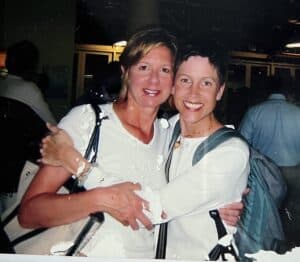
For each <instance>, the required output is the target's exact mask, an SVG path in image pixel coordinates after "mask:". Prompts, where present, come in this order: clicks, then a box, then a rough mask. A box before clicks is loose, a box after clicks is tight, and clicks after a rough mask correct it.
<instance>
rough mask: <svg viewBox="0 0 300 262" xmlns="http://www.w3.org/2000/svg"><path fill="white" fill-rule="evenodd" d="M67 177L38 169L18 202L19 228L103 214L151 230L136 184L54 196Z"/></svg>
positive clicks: (59, 169)
mask: <svg viewBox="0 0 300 262" xmlns="http://www.w3.org/2000/svg"><path fill="white" fill-rule="evenodd" d="M69 176H70V173H69V172H67V171H66V170H65V169H64V168H62V167H53V166H44V167H42V168H41V169H40V171H39V172H38V173H37V175H36V177H35V178H34V180H33V181H32V183H31V185H30V187H29V188H28V190H27V192H26V193H25V195H24V197H23V199H22V202H21V207H20V211H19V216H18V218H19V222H20V224H21V225H22V226H24V227H28V228H38V227H52V226H57V225H62V224H68V223H71V222H74V221H77V220H79V219H81V218H85V217H87V216H88V215H89V214H90V213H94V212H98V211H103V212H106V213H108V214H110V215H111V216H113V217H114V218H115V219H117V220H118V221H119V222H121V223H122V224H123V225H130V226H131V227H132V228H133V229H138V224H137V220H139V221H140V222H142V223H143V224H144V225H145V226H146V227H147V228H151V226H152V225H151V223H150V222H149V221H148V220H147V218H146V216H145V215H144V214H143V212H142V210H143V205H147V204H148V203H147V202H146V201H144V200H143V199H141V198H140V197H138V196H137V195H136V194H135V193H134V191H135V190H139V189H140V186H139V185H138V184H133V183H130V182H126V183H121V184H116V185H113V186H109V187H102V188H100V187H99V188H95V189H92V190H88V191H86V192H82V193H75V194H67V195H62V194H57V193H56V191H57V190H58V189H59V188H60V187H61V185H62V184H63V183H64V182H65V181H66V179H67V178H68V177H69Z"/></svg>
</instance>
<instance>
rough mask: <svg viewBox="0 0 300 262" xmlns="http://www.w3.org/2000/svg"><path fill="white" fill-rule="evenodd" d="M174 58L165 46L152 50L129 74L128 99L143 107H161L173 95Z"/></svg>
mask: <svg viewBox="0 0 300 262" xmlns="http://www.w3.org/2000/svg"><path fill="white" fill-rule="evenodd" d="M172 80H173V56H172V53H171V51H170V50H169V49H168V48H167V47H164V46H159V47H155V48H153V49H151V50H150V51H149V52H148V53H147V54H146V55H145V56H144V57H142V58H141V59H140V60H139V61H138V63H136V64H135V65H133V66H131V67H130V69H129V74H128V84H129V85H128V86H129V88H128V99H131V100H132V101H134V102H135V103H137V104H138V105H139V106H142V107H153V108H157V107H159V106H160V105H161V104H162V103H163V102H165V101H166V100H167V98H168V97H169V95H170V93H171V88H172Z"/></svg>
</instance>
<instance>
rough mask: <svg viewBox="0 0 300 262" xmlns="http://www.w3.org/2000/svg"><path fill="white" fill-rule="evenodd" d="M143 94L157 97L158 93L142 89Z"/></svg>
mask: <svg viewBox="0 0 300 262" xmlns="http://www.w3.org/2000/svg"><path fill="white" fill-rule="evenodd" d="M144 92H145V93H146V94H147V95H148V96H157V95H158V94H159V93H160V91H159V90H152V89H146V88H145V89H144Z"/></svg>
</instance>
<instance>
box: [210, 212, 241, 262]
mask: <svg viewBox="0 0 300 262" xmlns="http://www.w3.org/2000/svg"><path fill="white" fill-rule="evenodd" d="M209 215H210V217H211V218H212V219H213V220H214V221H215V224H216V228H217V232H218V239H221V238H222V237H224V236H225V235H227V231H226V228H225V226H224V224H223V222H222V220H221V217H220V214H219V211H218V210H217V209H213V210H210V211H209ZM225 254H231V255H232V256H233V257H234V258H235V261H239V257H238V255H237V253H236V251H235V249H234V247H233V245H232V244H229V245H228V246H223V245H220V244H217V245H216V246H215V247H214V248H213V249H212V250H211V251H210V252H209V254H208V258H209V260H210V261H216V260H218V259H219V258H220V256H221V257H222V261H226V258H225Z"/></svg>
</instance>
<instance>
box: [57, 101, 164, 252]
mask: <svg viewBox="0 0 300 262" xmlns="http://www.w3.org/2000/svg"><path fill="white" fill-rule="evenodd" d="M101 110H102V112H103V114H104V115H105V116H108V120H103V121H102V125H101V130H100V142H99V149H98V156H97V164H98V167H97V168H94V169H93V171H92V172H91V173H90V174H89V176H88V178H87V180H86V181H85V184H84V185H85V187H86V188H87V189H90V188H94V187H97V186H105V185H107V184H111V183H114V181H133V182H139V183H140V184H141V185H142V187H144V188H146V186H148V187H149V188H151V190H159V189H160V188H161V187H162V186H163V185H165V183H166V181H165V175H164V162H165V156H164V150H165V148H166V145H167V144H168V141H169V138H168V130H169V129H168V128H163V127H162V125H161V124H160V122H159V120H156V121H155V123H154V137H153V139H152V140H151V142H150V143H148V144H144V143H142V142H141V141H140V140H138V139H137V138H136V137H134V136H132V135H131V134H130V133H129V132H128V131H127V130H126V129H125V128H124V127H123V125H122V123H121V122H120V120H119V118H118V117H117V115H116V114H115V113H114V110H113V108H112V104H106V105H101ZM94 123H95V114H94V111H93V109H92V108H91V107H90V106H89V105H83V106H79V107H76V108H74V109H72V111H71V112H69V114H68V115H67V116H65V117H64V118H63V119H62V120H61V122H60V123H59V127H60V128H63V129H65V130H66V131H67V132H68V134H69V135H70V136H71V137H72V139H73V141H74V144H75V147H76V148H77V150H79V151H80V152H81V153H82V154H84V151H85V149H86V147H87V144H88V141H89V138H90V135H91V132H92V130H93V128H94ZM120 153H122V158H120ZM154 250H155V243H154V230H152V231H148V230H146V229H143V228H142V229H140V230H138V231H133V230H132V229H131V228H130V227H124V226H123V225H122V224H120V223H119V222H117V221H116V220H115V219H114V218H112V217H110V216H109V215H108V214H105V222H104V224H103V225H102V227H101V228H100V230H99V231H98V232H97V233H96V234H95V236H94V237H93V239H92V240H91V241H90V243H89V244H88V245H87V247H86V248H85V249H84V250H83V253H85V254H87V255H88V256H99V257H127V258H153V257H154Z"/></svg>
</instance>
